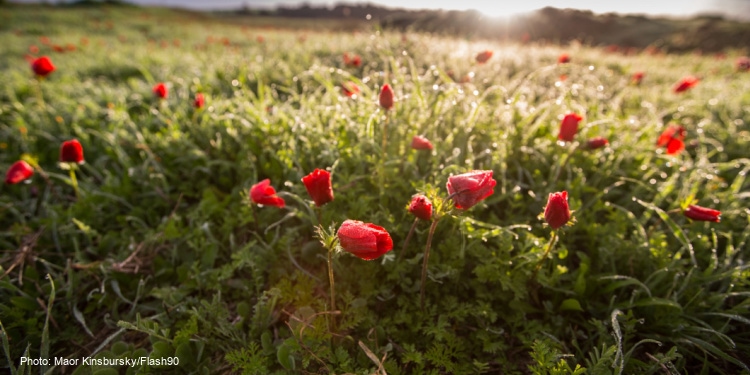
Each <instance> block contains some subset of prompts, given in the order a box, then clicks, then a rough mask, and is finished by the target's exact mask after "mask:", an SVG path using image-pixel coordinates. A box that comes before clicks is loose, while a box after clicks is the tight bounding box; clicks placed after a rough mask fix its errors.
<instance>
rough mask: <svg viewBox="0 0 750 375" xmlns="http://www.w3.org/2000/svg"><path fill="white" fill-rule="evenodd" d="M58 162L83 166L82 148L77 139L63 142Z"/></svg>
mask: <svg viewBox="0 0 750 375" xmlns="http://www.w3.org/2000/svg"><path fill="white" fill-rule="evenodd" d="M60 161H61V162H63V163H76V164H83V146H81V142H78V140H77V139H71V140H69V141H65V142H63V143H62V145H61V146H60Z"/></svg>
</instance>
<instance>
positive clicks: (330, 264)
mask: <svg viewBox="0 0 750 375" xmlns="http://www.w3.org/2000/svg"><path fill="white" fill-rule="evenodd" d="M328 282H329V283H330V284H331V311H332V312H334V311H336V289H335V288H334V283H333V251H332V250H331V249H328ZM334 331H336V316H335V315H331V332H334Z"/></svg>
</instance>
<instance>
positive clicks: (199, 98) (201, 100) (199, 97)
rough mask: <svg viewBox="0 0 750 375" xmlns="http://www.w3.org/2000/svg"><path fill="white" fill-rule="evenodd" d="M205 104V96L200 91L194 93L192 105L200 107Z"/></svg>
mask: <svg viewBox="0 0 750 375" xmlns="http://www.w3.org/2000/svg"><path fill="white" fill-rule="evenodd" d="M204 105H206V97H205V96H203V94H201V93H197V94H195V100H193V107H195V108H196V109H201V108H203V106H204Z"/></svg>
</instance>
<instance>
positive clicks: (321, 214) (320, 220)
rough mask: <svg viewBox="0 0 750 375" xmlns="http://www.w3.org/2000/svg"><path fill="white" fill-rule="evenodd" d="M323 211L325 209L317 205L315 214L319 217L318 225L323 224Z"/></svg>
mask: <svg viewBox="0 0 750 375" xmlns="http://www.w3.org/2000/svg"><path fill="white" fill-rule="evenodd" d="M322 211H323V209H321V208H320V207H318V206H315V216H317V218H318V225H323V219H322V217H323V213H322Z"/></svg>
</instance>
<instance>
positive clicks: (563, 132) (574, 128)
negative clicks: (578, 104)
mask: <svg viewBox="0 0 750 375" xmlns="http://www.w3.org/2000/svg"><path fill="white" fill-rule="evenodd" d="M581 120H583V117H581V115H579V114H577V113H568V114H567V115H565V117H563V119H562V121H561V122H560V133H559V134H558V135H557V139H560V140H563V141H565V142H573V139H575V136H576V133H578V123H579V122H581Z"/></svg>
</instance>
